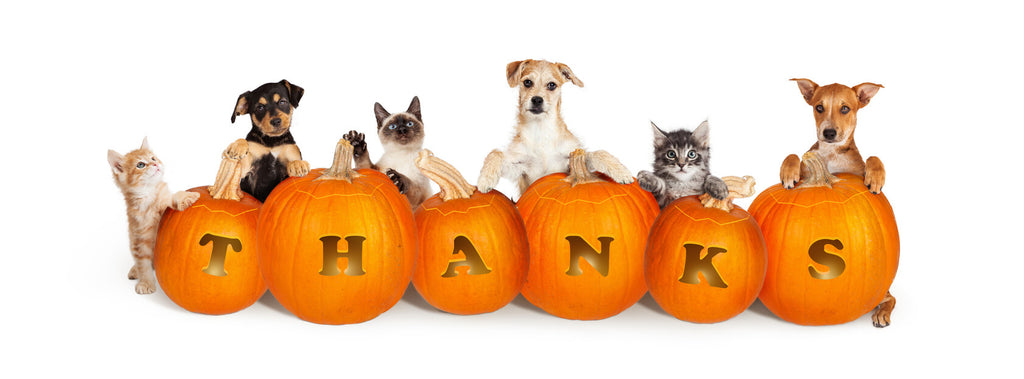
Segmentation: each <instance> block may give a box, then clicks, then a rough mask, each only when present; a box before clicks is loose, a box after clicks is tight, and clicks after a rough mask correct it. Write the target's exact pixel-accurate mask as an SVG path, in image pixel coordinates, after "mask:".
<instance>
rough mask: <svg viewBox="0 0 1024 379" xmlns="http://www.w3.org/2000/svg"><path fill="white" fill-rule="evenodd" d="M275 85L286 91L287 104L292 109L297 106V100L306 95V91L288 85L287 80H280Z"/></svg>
mask: <svg viewBox="0 0 1024 379" xmlns="http://www.w3.org/2000/svg"><path fill="white" fill-rule="evenodd" d="M277 84H280V85H283V86H284V88H287V89H288V102H289V103H292V107H298V106H299V99H301V98H302V94H304V93H306V90H304V89H302V87H299V86H297V85H294V84H291V83H288V81H287V80H284V79H281V81H280V82H277Z"/></svg>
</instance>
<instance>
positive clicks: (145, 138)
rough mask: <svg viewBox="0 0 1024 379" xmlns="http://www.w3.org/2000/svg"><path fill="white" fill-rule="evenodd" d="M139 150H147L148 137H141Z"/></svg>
mask: <svg viewBox="0 0 1024 379" xmlns="http://www.w3.org/2000/svg"><path fill="white" fill-rule="evenodd" d="M139 149H143V150H149V137H142V146H139Z"/></svg>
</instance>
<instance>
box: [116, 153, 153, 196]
mask: <svg viewBox="0 0 1024 379" xmlns="http://www.w3.org/2000/svg"><path fill="white" fill-rule="evenodd" d="M110 153H113V154H117V153H116V152H114V151H113V150H111V151H110ZM117 155H118V156H115V157H113V158H114V159H116V161H113V159H111V156H110V154H109V153H108V161H111V162H110V169H111V170H112V171H113V174H114V178H115V179H116V180H117V183H118V185H120V186H121V187H123V188H134V187H149V186H152V185H155V184H158V183H160V182H161V181H162V180H163V177H164V170H163V162H161V161H160V159H159V158H157V157H156V154H153V152H152V151H150V150H149V149H148V148H141V149H137V150H132V151H131V152H129V153H128V154H125V155H124V156H120V154H117Z"/></svg>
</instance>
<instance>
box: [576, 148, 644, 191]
mask: <svg viewBox="0 0 1024 379" xmlns="http://www.w3.org/2000/svg"><path fill="white" fill-rule="evenodd" d="M587 167H588V168H590V170H592V171H597V172H601V173H604V174H605V175H608V177H610V178H612V180H614V181H615V182H617V183H620V184H629V183H633V181H634V179H633V174H632V173H631V172H629V169H627V168H626V166H624V165H623V164H622V162H619V160H618V158H615V157H614V156H612V155H611V154H608V152H607V151H604V150H597V151H591V152H588V153H587Z"/></svg>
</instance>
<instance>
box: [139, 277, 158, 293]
mask: <svg viewBox="0 0 1024 379" xmlns="http://www.w3.org/2000/svg"><path fill="white" fill-rule="evenodd" d="M153 292H156V279H155V278H154V277H153V275H148V276H144V277H143V278H142V279H140V280H139V282H138V283H137V284H135V293H137V294H139V295H149V294H151V293H153Z"/></svg>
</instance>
